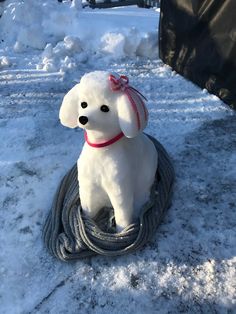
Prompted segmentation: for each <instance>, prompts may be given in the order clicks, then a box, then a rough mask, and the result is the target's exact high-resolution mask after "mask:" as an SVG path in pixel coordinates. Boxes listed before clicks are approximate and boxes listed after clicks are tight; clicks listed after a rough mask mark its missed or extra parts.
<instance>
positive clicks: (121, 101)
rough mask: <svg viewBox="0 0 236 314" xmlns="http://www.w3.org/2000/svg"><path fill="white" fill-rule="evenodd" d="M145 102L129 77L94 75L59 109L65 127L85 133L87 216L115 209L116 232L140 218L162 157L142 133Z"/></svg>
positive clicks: (82, 164) (81, 169) (82, 185)
mask: <svg viewBox="0 0 236 314" xmlns="http://www.w3.org/2000/svg"><path fill="white" fill-rule="evenodd" d="M144 99H145V98H144V96H143V95H142V94H141V93H140V92H138V91H137V90H136V89H134V88H133V87H131V86H130V85H129V80H128V78H127V77H126V76H118V75H117V74H112V73H109V72H105V71H95V72H91V73H87V74H85V75H84V76H83V77H82V78H81V81H80V83H79V84H77V85H75V86H74V87H73V88H72V89H71V90H70V91H69V92H68V93H67V94H66V95H65V97H64V99H63V102H62V105H61V108H60V114H59V117H60V121H61V123H62V124H63V125H64V126H66V127H69V128H76V127H78V126H79V127H80V128H82V129H84V130H85V144H84V146H83V150H82V152H81V154H80V156H79V159H78V162H77V166H78V180H79V194H80V200H81V206H82V210H83V212H84V213H85V214H86V215H89V216H90V217H91V218H94V217H95V216H96V215H97V214H98V212H99V210H101V209H102V208H104V207H113V209H114V215H115V222H116V230H117V232H121V231H122V230H123V229H124V228H125V227H127V226H128V225H130V224H132V223H134V222H135V221H136V220H137V219H138V218H139V215H140V210H141V208H142V206H143V205H144V204H145V203H146V202H147V201H148V200H149V196H150V190H151V186H152V184H153V182H154V178H155V173H156V169H157V151H156V149H155V147H154V144H153V143H152V141H151V140H150V139H149V138H148V137H147V136H146V135H145V134H143V133H142V130H143V129H144V128H145V127H146V125H147V121H148V112H147V109H146V106H145V103H144Z"/></svg>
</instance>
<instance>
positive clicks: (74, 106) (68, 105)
mask: <svg viewBox="0 0 236 314" xmlns="http://www.w3.org/2000/svg"><path fill="white" fill-rule="evenodd" d="M78 105H79V84H77V85H75V86H74V87H73V88H72V89H71V90H70V91H69V92H68V93H67V94H66V95H65V97H64V98H63V101H62V104H61V108H60V112H59V119H60V121H61V124H63V125H64V126H67V127H69V128H76V127H77V126H78V122H77V119H78Z"/></svg>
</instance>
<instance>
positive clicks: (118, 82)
mask: <svg viewBox="0 0 236 314" xmlns="http://www.w3.org/2000/svg"><path fill="white" fill-rule="evenodd" d="M109 81H110V87H111V90H112V91H113V92H116V91H122V92H124V93H125V94H126V95H127V97H128V99H129V101H130V104H131V106H132V108H133V110H134V112H135V115H136V119H137V127H138V130H140V129H141V121H140V115H139V112H138V108H137V105H136V103H135V100H134V99H133V97H132V93H131V92H130V91H133V92H135V93H136V94H138V95H139V96H140V101H141V104H142V108H143V112H144V117H145V121H147V111H146V108H145V105H144V102H143V99H145V100H146V101H147V99H146V97H144V96H143V94H141V93H140V92H139V91H138V90H137V89H135V88H134V87H132V86H130V85H129V78H128V77H127V76H125V75H121V76H120V77H115V76H114V75H112V74H111V75H110V76H109Z"/></svg>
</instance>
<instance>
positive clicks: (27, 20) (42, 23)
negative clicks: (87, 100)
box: [0, 0, 159, 72]
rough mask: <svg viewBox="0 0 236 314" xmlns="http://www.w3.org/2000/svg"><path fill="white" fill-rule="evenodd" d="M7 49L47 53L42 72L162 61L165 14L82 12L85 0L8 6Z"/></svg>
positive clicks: (3, 23) (2, 28) (0, 29)
mask: <svg viewBox="0 0 236 314" xmlns="http://www.w3.org/2000/svg"><path fill="white" fill-rule="evenodd" d="M4 3H5V5H4V11H3V14H2V17H1V19H0V39H1V40H2V41H4V43H3V44H1V46H2V47H3V45H4V47H5V51H8V52H9V51H10V50H12V49H11V48H9V47H13V51H14V52H15V53H23V52H24V51H26V50H29V49H30V48H31V49H39V50H42V51H43V52H42V55H41V59H40V61H39V62H38V64H37V68H38V69H43V70H46V71H48V72H54V71H61V72H66V71H70V70H73V69H76V68H77V67H78V66H79V64H81V63H84V62H87V61H88V60H90V59H91V58H95V59H100V58H103V59H107V60H108V61H110V60H111V59H117V58H123V57H126V56H128V57H136V56H141V57H142V56H144V57H148V58H151V59H153V58H157V57H158V49H157V48H158V47H157V45H158V34H157V26H158V19H159V12H155V11H154V10H146V9H140V8H138V7H135V6H134V7H124V8H119V9H118V8H113V9H105V10H91V9H89V8H86V9H82V5H81V2H80V1H79V0H73V1H72V2H71V1H64V2H62V3H58V2H57V0H47V1H46V0H45V1H43V2H40V1H37V0H31V1H23V0H22V1H16V0H15V1H14V0H7V1H6V2H4Z"/></svg>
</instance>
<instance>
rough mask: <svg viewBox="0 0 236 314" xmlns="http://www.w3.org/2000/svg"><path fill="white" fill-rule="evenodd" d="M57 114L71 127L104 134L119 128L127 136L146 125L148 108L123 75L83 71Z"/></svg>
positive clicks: (132, 135) (65, 124) (64, 123)
mask: <svg viewBox="0 0 236 314" xmlns="http://www.w3.org/2000/svg"><path fill="white" fill-rule="evenodd" d="M59 117H60V120H61V123H62V124H63V125H64V126H67V127H70V128H75V127H77V126H79V127H81V128H83V129H85V130H96V131H100V132H103V131H104V132H106V133H109V131H111V132H113V133H114V131H117V132H119V131H120V130H121V131H122V132H123V133H124V135H125V136H126V137H135V136H136V135H137V134H138V133H139V132H141V131H142V130H143V129H144V128H145V127H146V124H147V109H146V106H145V104H144V100H143V97H142V96H141V94H140V93H139V92H138V91H137V90H135V89H133V88H131V87H130V86H129V85H128V82H127V78H126V77H124V76H121V77H118V76H116V75H113V74H111V73H109V72H105V71H95V72H91V73H87V74H85V75H84V76H83V77H82V78H81V81H80V83H79V84H77V85H75V86H74V87H73V88H72V89H71V90H70V91H69V92H68V93H67V94H66V95H65V97H64V99H63V102H62V105H61V108H60V114H59Z"/></svg>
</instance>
